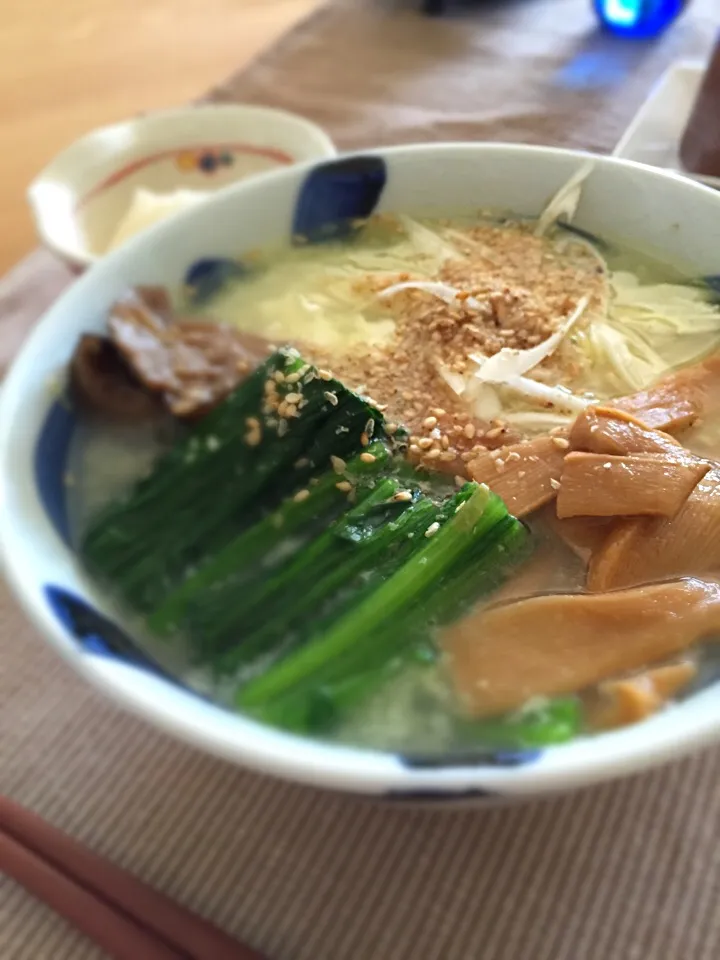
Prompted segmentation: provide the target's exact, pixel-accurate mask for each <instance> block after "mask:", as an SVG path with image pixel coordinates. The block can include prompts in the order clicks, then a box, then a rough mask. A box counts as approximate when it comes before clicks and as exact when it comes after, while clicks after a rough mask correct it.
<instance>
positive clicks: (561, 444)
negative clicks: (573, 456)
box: [552, 437, 570, 450]
mask: <svg viewBox="0 0 720 960" xmlns="http://www.w3.org/2000/svg"><path fill="white" fill-rule="evenodd" d="M552 443H553V446H554V447H557V448H558V450H567V449H568V447H569V446H570V441H569V440H566V439H565V437H553V438H552Z"/></svg>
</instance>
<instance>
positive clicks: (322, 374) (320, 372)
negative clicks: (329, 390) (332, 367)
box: [317, 370, 332, 380]
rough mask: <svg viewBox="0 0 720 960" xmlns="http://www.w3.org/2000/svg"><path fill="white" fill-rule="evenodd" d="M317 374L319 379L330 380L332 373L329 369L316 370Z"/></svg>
mask: <svg viewBox="0 0 720 960" xmlns="http://www.w3.org/2000/svg"><path fill="white" fill-rule="evenodd" d="M317 375H318V376H319V377H320V379H321V380H332V374H331V373H330V371H329V370H318V372H317Z"/></svg>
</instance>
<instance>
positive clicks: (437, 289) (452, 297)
mask: <svg viewBox="0 0 720 960" xmlns="http://www.w3.org/2000/svg"><path fill="white" fill-rule="evenodd" d="M403 290H420V291H422V292H423V293H431V294H432V295H433V296H434V297H438V299H440V300H442V301H443V302H444V303H447V304H448V305H452V304H453V303H456V304H459V303H460V297H461V296H462V290H458V288H457V287H453V286H451V285H450V284H449V283H439V282H437V281H434V280H405V281H403V283H393V284H392V286H390V287H385V289H384V290H381V291H380V293H378V296H379V297H380V298H381V299H383V300H384V299H387V297H392V296H394V295H395V294H396V293H400V292H401V291H403ZM463 303H466V304H467V305H468V306H469V307H470V308H471V309H472V310H479V309H481V307H482V304H481V303H480V301H479V300H476V299H475V297H469V296H468V297H466V298H465V299H464V300H463Z"/></svg>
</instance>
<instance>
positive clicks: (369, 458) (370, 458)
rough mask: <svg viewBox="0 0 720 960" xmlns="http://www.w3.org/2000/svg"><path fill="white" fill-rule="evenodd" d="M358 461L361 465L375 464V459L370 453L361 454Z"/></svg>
mask: <svg viewBox="0 0 720 960" xmlns="http://www.w3.org/2000/svg"><path fill="white" fill-rule="evenodd" d="M360 459H361V460H362V462H363V463H375V460H376V457H374V456H373V454H372V453H361V454H360Z"/></svg>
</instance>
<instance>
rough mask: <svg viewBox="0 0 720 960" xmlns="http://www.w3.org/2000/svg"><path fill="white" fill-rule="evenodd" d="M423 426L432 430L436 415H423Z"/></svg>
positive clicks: (434, 425)
mask: <svg viewBox="0 0 720 960" xmlns="http://www.w3.org/2000/svg"><path fill="white" fill-rule="evenodd" d="M423 426H424V427H425V428H426V429H428V430H432V428H433V427H436V426H437V417H425V419H424V420H423Z"/></svg>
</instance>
